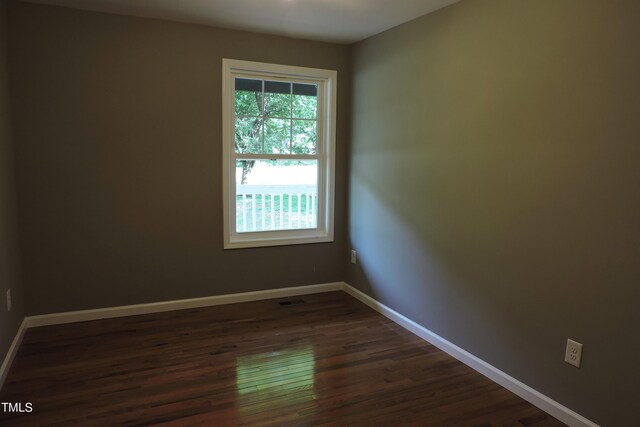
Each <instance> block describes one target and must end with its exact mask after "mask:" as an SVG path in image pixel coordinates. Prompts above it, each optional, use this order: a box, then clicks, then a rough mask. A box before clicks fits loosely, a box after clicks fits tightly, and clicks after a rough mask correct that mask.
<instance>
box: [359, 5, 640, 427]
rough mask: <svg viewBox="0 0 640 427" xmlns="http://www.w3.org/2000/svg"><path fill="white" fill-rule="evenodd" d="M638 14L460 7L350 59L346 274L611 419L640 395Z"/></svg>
mask: <svg viewBox="0 0 640 427" xmlns="http://www.w3.org/2000/svg"><path fill="white" fill-rule="evenodd" d="M639 22H640V2H636V1H600V0H562V1H557V0H540V1H533V0H531V1H513V0H464V1H462V2H460V3H458V4H456V5H453V6H451V7H449V8H446V9H443V10H441V11H439V12H436V13H434V14H432V15H428V16H426V17H423V18H421V19H418V20H416V21H413V22H410V23H408V24H405V25H402V26H400V27H397V28H395V29H392V30H390V31H388V32H386V33H383V34H381V35H378V36H376V37H373V38H371V39H369V40H366V41H365V42H363V43H359V44H357V45H356V46H355V49H354V62H353V73H354V80H353V86H354V91H353V96H352V98H353V102H354V107H353V122H352V128H353V134H352V147H351V156H350V161H351V168H350V203H349V210H350V214H349V215H350V235H351V243H352V244H353V246H354V247H355V248H356V249H357V250H358V259H359V265H358V266H357V267H350V270H349V274H348V281H349V282H350V283H352V284H354V285H356V286H357V287H358V288H360V289H363V290H365V291H366V292H368V293H369V294H371V295H373V296H374V297H375V298H377V299H379V300H380V301H382V302H383V303H385V304H388V305H389V306H390V307H392V308H393V309H395V310H397V311H399V312H400V313H402V314H404V315H406V316H408V317H410V318H412V319H414V320H415V321H417V322H418V323H420V324H421V325H424V326H425V327H427V328H429V329H431V330H432V331H434V332H436V333H437V334H439V335H441V336H443V337H444V338H445V339H447V340H450V341H452V342H453V343H455V344H457V345H458V346H460V347H462V348H464V349H466V350H468V351H470V352H471V353H473V354H475V355H476V356H478V357H480V358H482V359H484V360H486V361H487V362H489V363H491V364H492V365H494V366H496V367H497V368H499V369H501V370H503V371H505V372H506V373H507V374H509V375H512V376H514V377H515V378H517V379H519V380H521V381H522V382H524V383H526V384H528V385H530V386H532V387H533V388H535V389H537V390H539V391H541V392H542V393H544V394H546V395H547V396H549V397H551V398H553V399H555V400H557V401H559V402H560V403H562V404H564V405H566V406H568V407H569V408H571V409H573V410H575V411H577V412H579V413H580V414H582V415H584V416H586V417H588V418H590V419H592V420H593V421H595V422H598V423H600V424H601V425H603V426H616V427H623V426H632V425H637V423H638V417H637V411H636V410H635V408H637V405H638V402H640V392H639V390H640V388H638V384H639V383H640V368H638V366H637V365H636V364H635V361H636V360H637V355H638V354H640V340H639V339H638V325H640V310H638V303H639V302H640V286H639V284H640V262H638V254H640V185H639V183H640V167H639V164H638V162H639V160H640V120H639V117H640V80H639V76H640V49H639V48H638V40H640V25H638V23H639ZM567 338H573V339H575V340H577V341H579V342H582V343H583V344H584V360H583V366H582V368H581V369H576V368H573V367H571V366H569V365H568V364H565V363H564V362H563V357H564V346H565V342H566V339H567Z"/></svg>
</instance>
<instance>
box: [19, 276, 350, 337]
mask: <svg viewBox="0 0 640 427" xmlns="http://www.w3.org/2000/svg"><path fill="white" fill-rule="evenodd" d="M343 286H344V284H343V282H334V283H323V284H320V285H308V286H296V287H292V288H281V289H269V290H266V291H255V292H243V293H238V294H227V295H216V296H211V297H203V298H191V299H182V300H175V301H163V302H154V303H149V304H136V305H124V306H120V307H108V308H98V309H95V310H80V311H69V312H66V313H53V314H43V315H39V316H29V317H27V318H25V321H26V323H27V327H28V328H34V327H37V326H49V325H61V324H64V323H74V322H86V321H88V320H98V319H110V318H113V317H125V316H136V315H139V314H150V313H159V312H163V311H173V310H184V309H188V308H200V307H210V306H214V305H223V304H235V303H238V302H248V301H260V300H264V299H271V298H283V297H289V296H296V295H308V294H318V293H322V292H332V291H341V290H343Z"/></svg>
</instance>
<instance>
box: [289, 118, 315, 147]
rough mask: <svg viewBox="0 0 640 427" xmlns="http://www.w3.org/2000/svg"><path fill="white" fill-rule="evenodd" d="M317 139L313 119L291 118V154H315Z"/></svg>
mask: <svg viewBox="0 0 640 427" xmlns="http://www.w3.org/2000/svg"><path fill="white" fill-rule="evenodd" d="M317 141H318V129H317V122H316V121H315V120H293V146H292V154H316V151H317V148H316V147H317Z"/></svg>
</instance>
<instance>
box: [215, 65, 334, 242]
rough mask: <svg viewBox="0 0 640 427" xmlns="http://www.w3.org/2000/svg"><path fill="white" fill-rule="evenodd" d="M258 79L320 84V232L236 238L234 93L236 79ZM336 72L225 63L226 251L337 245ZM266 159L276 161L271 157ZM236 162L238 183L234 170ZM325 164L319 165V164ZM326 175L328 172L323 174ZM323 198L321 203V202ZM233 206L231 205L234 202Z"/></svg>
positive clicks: (270, 232) (223, 133)
mask: <svg viewBox="0 0 640 427" xmlns="http://www.w3.org/2000/svg"><path fill="white" fill-rule="evenodd" d="M238 75H241V76H243V77H248V78H251V77H253V78H258V79H273V78H281V79H284V80H286V79H297V80H310V81H317V82H318V83H319V85H318V91H319V93H322V96H320V97H319V101H320V102H319V104H318V111H319V114H318V119H319V120H318V154H320V156H321V157H322V156H324V163H325V167H324V168H320V167H319V173H318V176H319V179H318V201H320V200H322V205H321V204H319V205H318V208H319V209H318V227H317V228H313V229H299V230H282V231H261V232H249V233H236V232H235V220H236V218H235V198H236V183H235V145H234V138H235V132H234V111H235V110H234V99H235V97H234V87H233V82H234V78H235V76H238ZM336 96H337V72H336V71H334V70H323V69H317V68H305V67H293V66H287V65H277V64H267V63H261V62H251V61H240V60H235V59H223V60H222V146H223V148H222V195H223V196H222V197H223V221H224V248H225V249H235V248H251V247H262V246H282V245H297V244H307V243H323V242H332V241H333V239H334V201H335V198H334V191H335V149H336V144H335V140H336ZM266 157H267V158H275V157H276V156H274V155H268V156H266ZM232 162H233V165H234V167H233V169H232V170H233V173H234V179H231V175H230V174H231V171H232V170H231V169H230V166H231V164H232ZM319 163H320V162H319ZM320 169H323V170H320ZM321 195H322V197H321ZM232 200H233V201H234V203H231V201H232Z"/></svg>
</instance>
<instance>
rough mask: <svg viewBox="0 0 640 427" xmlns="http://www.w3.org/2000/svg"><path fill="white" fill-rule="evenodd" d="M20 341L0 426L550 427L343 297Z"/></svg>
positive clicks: (49, 330)
mask: <svg viewBox="0 0 640 427" xmlns="http://www.w3.org/2000/svg"><path fill="white" fill-rule="evenodd" d="M295 299H303V300H304V303H302V304H292V305H279V304H278V301H281V300H266V301H258V302H249V303H242V304H233V305H226V306H217V307H208V308H202V309H192V310H182V311H173V312H167V313H159V314H150V315H143V316H132V317H126V318H119V319H108V320H98V321H92V322H83V323H76V324H69V325H59V326H50V327H41V328H34V329H30V330H29V331H28V332H27V334H26V336H25V338H24V341H23V343H22V346H21V348H20V350H19V352H18V355H17V357H16V359H15V362H14V364H13V366H12V369H11V371H10V373H9V376H8V378H7V381H6V383H5V386H4V387H3V389H2V391H1V392H0V401H2V402H22V403H23V404H24V403H26V402H30V403H31V404H32V405H33V412H31V413H17V414H16V413H2V411H1V408H0V424H1V425H2V426H14V425H15V426H44V425H46V426H67V425H80V426H93V425H99V426H121V425H126V426H136V425H166V426H169V425H171V426H190V425H207V426H225V425H229V426H233V425H257V426H260V425H275V426H289V425H291V426H333V425H349V426H351V425H382V426H401V425H416V426H477V427H489V426H532V427H548V426H562V425H564V424H562V423H560V422H559V421H558V420H556V419H554V418H552V417H551V416H549V415H547V414H545V413H544V412H542V411H540V410H539V409H537V408H535V407H534V406H532V405H530V404H528V403H527V402H525V401H523V400H522V399H520V398H519V397H517V396H515V395H514V394H512V393H511V392H509V391H507V390H506V389H504V388H502V387H500V386H498V385H497V384H495V383H493V382H491V381H490V380H488V379H487V378H485V377H483V376H482V375H480V374H478V373H476V372H475V371H473V370H472V369H470V368H468V367H467V366H465V365H463V364H462V363H460V362H458V361H456V360H455V359H453V358H451V357H450V356H448V355H447V354H445V353H443V352H441V351H440V350H438V349H436V348H435V347H433V346H431V345H429V344H428V343H426V342H424V341H422V340H421V339H419V338H417V337H415V336H413V335H412V334H410V333H409V332H407V331H405V330H404V329H402V328H401V327H399V326H397V325H396V324H394V323H393V322H391V321H389V320H387V319H386V318H385V317H383V316H381V315H380V314H378V313H376V312H375V311H373V310H371V309H369V308H368V307H366V306H365V305H363V304H362V303H360V302H359V301H357V300H355V299H353V298H352V297H350V296H349V295H347V294H345V293H343V292H331V293H326V294H317V295H305V296H303V297H299V298H298V297H296V298H295Z"/></svg>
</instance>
